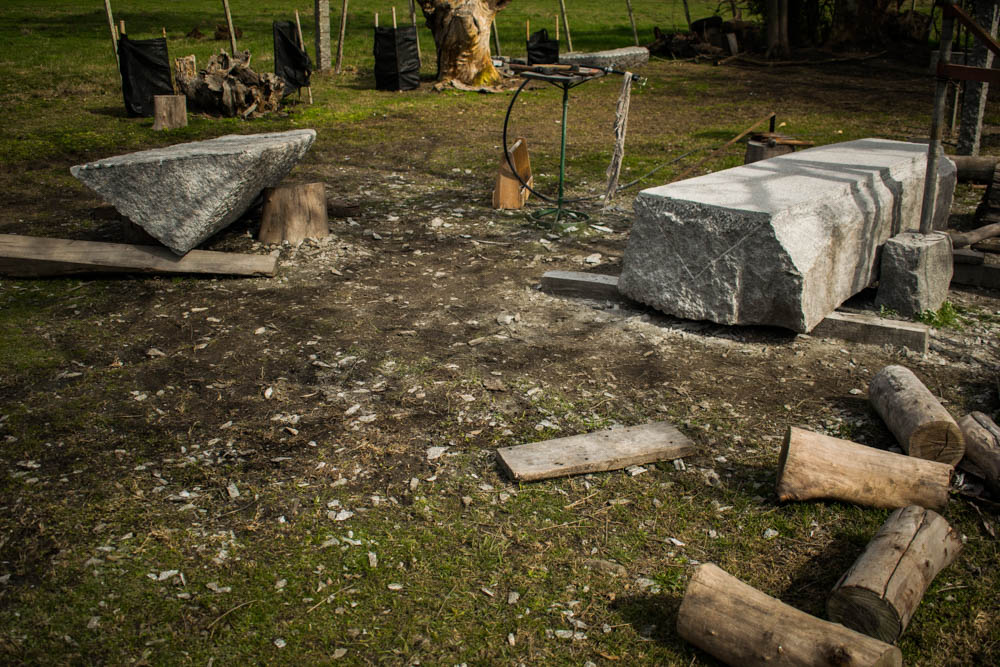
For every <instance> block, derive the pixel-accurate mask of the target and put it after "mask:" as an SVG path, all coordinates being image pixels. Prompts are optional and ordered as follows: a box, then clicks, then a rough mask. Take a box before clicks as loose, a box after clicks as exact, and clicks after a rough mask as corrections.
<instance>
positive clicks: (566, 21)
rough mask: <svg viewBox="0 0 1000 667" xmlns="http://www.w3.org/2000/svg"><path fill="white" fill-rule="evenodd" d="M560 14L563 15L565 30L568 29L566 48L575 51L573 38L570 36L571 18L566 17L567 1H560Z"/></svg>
mask: <svg viewBox="0 0 1000 667" xmlns="http://www.w3.org/2000/svg"><path fill="white" fill-rule="evenodd" d="M559 13H560V14H562V21H563V28H565V29H566V46H568V47H569V50H570V52H572V51H573V36H572V35H570V34H569V17H568V16H566V0H559Z"/></svg>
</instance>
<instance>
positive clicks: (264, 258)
mask: <svg viewBox="0 0 1000 667" xmlns="http://www.w3.org/2000/svg"><path fill="white" fill-rule="evenodd" d="M277 266H278V258H277V257H275V256H271V255H243V254H237V253H228V252H213V251H209V250H191V251H190V252H188V253H187V254H186V255H184V256H183V257H178V256H177V255H176V254H174V253H173V252H171V251H170V250H169V249H167V248H164V247H160V246H142V245H128V244H124V243H99V242H96V241H69V240H66V239H50V238H40V237H35V236H19V235H16V234H0V274H3V275H7V276H12V277H16V278H40V277H46V276H63V275H71V274H76V273H208V274H219V275H240V276H273V275H274V273H275V271H276V270H277Z"/></svg>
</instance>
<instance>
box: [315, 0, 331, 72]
mask: <svg viewBox="0 0 1000 667" xmlns="http://www.w3.org/2000/svg"><path fill="white" fill-rule="evenodd" d="M313 13H314V14H315V15H316V69H317V70H319V71H321V72H323V71H326V70H328V69H330V0H315V3H314V6H313Z"/></svg>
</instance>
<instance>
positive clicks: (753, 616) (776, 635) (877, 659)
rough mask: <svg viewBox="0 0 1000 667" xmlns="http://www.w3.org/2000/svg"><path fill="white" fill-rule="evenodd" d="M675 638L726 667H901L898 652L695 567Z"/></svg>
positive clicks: (710, 570)
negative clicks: (758, 666) (682, 640)
mask: <svg viewBox="0 0 1000 667" xmlns="http://www.w3.org/2000/svg"><path fill="white" fill-rule="evenodd" d="M677 633H678V634H679V635H680V636H681V637H683V638H684V639H686V640H687V641H689V642H691V643H692V644H694V645H695V646H697V647H698V648H700V649H702V650H704V651H707V652H708V653H711V654H712V655H713V656H715V657H716V658H718V659H719V660H721V661H722V662H724V663H726V664H728V665H739V666H740V667H748V666H750V665H767V666H768V667H773V666H777V665H837V666H838V667H853V666H858V667H860V666H861V665H879V666H883V665H885V666H887V665H902V664H903V656H902V653H900V651H899V649H898V648H896V647H895V646H891V645H889V644H886V643H884V642H881V641H878V640H876V639H872V638H871V637H867V636H865V635H863V634H861V633H859V632H855V631H854V630H850V629H848V628H845V627H844V626H842V625H837V624H836V623H831V622H829V621H824V620H822V619H819V618H816V617H815V616H810V615H809V614H807V613H805V612H803V611H799V610H798V609H795V608H793V607H789V606H788V605H786V604H784V603H783V602H781V601H780V600H776V599H774V598H772V597H770V596H769V595H765V594H764V593H761V592H760V591H758V590H757V589H755V588H753V587H751V586H748V585H747V584H745V583H743V582H742V581H740V580H739V579H737V578H736V577H733V576H731V575H729V574H727V573H726V572H724V571H723V570H721V569H720V568H719V567H717V566H715V565H713V564H711V563H705V564H703V565H699V566H698V568H697V569H696V570H695V571H694V575H693V576H692V577H691V583H690V584H688V588H687V591H686V592H685V593H684V600H683V602H681V608H680V611H678V613H677Z"/></svg>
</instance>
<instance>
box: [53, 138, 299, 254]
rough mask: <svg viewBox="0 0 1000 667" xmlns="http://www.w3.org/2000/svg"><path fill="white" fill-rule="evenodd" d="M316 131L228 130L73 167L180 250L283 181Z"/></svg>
mask: <svg viewBox="0 0 1000 667" xmlns="http://www.w3.org/2000/svg"><path fill="white" fill-rule="evenodd" d="M315 138H316V131H315V130H291V131H288V132H273V133H268V134H247V135H242V134H231V135H226V136H223V137H218V138H215V139H209V140H207V141H195V142H190V143H184V144H175V145H173V146H167V147H164V148H154V149H152V150H147V151H140V152H138V153H129V154H127V155H119V156H116V157H111V158H107V159H104V160H98V161H96V162H90V163H88V164H83V165H77V166H75V167H71V168H70V172H71V173H72V174H73V176H75V177H76V178H77V179H79V180H80V181H82V182H83V183H84V184H85V185H87V186H88V187H89V188H91V189H92V190H94V191H95V192H96V193H97V194H99V195H100V196H101V198H103V199H104V200H105V201H106V202H108V203H109V204H111V205H112V206H114V207H115V208H116V209H118V212H119V213H121V214H122V215H124V216H126V217H127V218H129V219H130V220H131V221H132V222H134V223H135V224H137V225H139V226H140V227H142V228H143V229H144V230H145V231H146V232H147V233H148V234H149V235H150V236H152V237H153V238H155V239H157V240H158V241H160V242H161V243H163V244H164V245H165V246H167V247H168V248H170V249H171V250H173V251H174V252H175V253H177V254H178V255H183V254H184V253H186V252H187V251H188V250H191V249H192V248H194V247H196V246H197V245H198V244H200V243H201V242H202V241H204V240H205V239H207V238H209V237H210V236H212V235H213V234H215V233H216V232H218V231H219V230H221V229H224V228H225V227H227V226H228V225H230V224H232V223H233V222H234V221H235V220H237V219H238V218H239V217H240V216H241V215H243V213H244V212H246V210H247V208H249V206H250V205H251V204H252V203H253V201H254V199H255V198H256V197H257V195H258V194H260V192H261V190H263V189H264V188H266V187H273V186H275V185H277V184H278V183H280V182H281V179H283V178H284V177H285V176H286V175H287V174H288V172H290V171H291V170H292V168H293V167H294V166H295V165H296V164H297V163H298V161H299V160H301V159H302V156H303V155H305V153H306V151H307V150H309V147H310V146H311V145H312V143H313V141H314V140H315Z"/></svg>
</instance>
